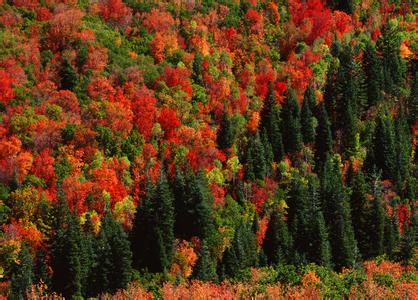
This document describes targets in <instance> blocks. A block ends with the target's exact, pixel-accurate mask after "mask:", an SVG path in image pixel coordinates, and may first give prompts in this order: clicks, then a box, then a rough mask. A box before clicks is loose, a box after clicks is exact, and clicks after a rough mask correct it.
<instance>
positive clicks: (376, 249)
mask: <svg viewBox="0 0 418 300" xmlns="http://www.w3.org/2000/svg"><path fill="white" fill-rule="evenodd" d="M379 179H380V178H379V175H378V174H374V175H372V182H371V186H372V195H373V202H372V207H371V211H370V219H369V224H368V234H369V239H370V248H369V251H368V256H369V257H373V256H379V255H382V254H383V252H384V229H385V210H384V208H383V206H382V187H381V183H380V181H379Z"/></svg>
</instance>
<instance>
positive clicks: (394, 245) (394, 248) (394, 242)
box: [383, 201, 400, 259]
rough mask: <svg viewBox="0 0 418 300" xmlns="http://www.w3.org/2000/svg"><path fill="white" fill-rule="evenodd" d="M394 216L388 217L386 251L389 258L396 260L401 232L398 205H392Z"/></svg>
mask: <svg viewBox="0 0 418 300" xmlns="http://www.w3.org/2000/svg"><path fill="white" fill-rule="evenodd" d="M393 202H394V201H393ZM391 208H392V216H389V215H386V217H385V228H384V236H385V238H384V245H383V246H384V251H385V253H386V254H387V255H388V256H389V258H391V259H394V258H395V257H396V255H397V253H398V250H399V241H400V231H399V220H398V210H397V203H396V202H395V203H392V204H391Z"/></svg>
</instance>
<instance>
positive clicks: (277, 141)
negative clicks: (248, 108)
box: [259, 82, 284, 162]
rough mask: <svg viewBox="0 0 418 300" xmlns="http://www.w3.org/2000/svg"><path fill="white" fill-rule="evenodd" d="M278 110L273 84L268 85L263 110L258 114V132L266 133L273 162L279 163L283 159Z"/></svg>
mask: <svg viewBox="0 0 418 300" xmlns="http://www.w3.org/2000/svg"><path fill="white" fill-rule="evenodd" d="M280 123H281V120H280V108H279V105H278V104H277V97H276V91H275V90H274V86H273V82H270V83H269V90H268V94H267V96H266V98H265V99H264V104H263V109H262V111H261V114H260V126H259V130H260V131H261V132H263V130H265V131H266V133H267V136H268V139H269V141H270V144H271V147H272V149H273V154H274V161H276V162H279V161H281V160H282V159H283V156H284V149H283V141H282V133H281V130H280Z"/></svg>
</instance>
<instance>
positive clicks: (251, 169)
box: [246, 132, 267, 180]
mask: <svg viewBox="0 0 418 300" xmlns="http://www.w3.org/2000/svg"><path fill="white" fill-rule="evenodd" d="M266 175H267V165H266V160H265V153H264V146H263V144H262V143H261V139H260V134H259V133H258V132H257V133H256V135H255V138H253V139H251V140H250V141H249V145H248V149H247V168H246V177H247V179H249V180H255V179H258V180H263V179H264V176H266Z"/></svg>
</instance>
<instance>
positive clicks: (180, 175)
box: [172, 166, 214, 239]
mask: <svg viewBox="0 0 418 300" xmlns="http://www.w3.org/2000/svg"><path fill="white" fill-rule="evenodd" d="M172 186H173V192H174V199H175V201H174V203H175V204H174V206H175V225H174V232H175V236H176V237H178V238H181V239H190V238H191V237H193V236H197V237H200V238H202V239H204V238H208V237H209V236H211V234H212V233H213V230H214V223H213V222H214V220H213V210H212V203H213V196H212V194H211V192H210V190H209V186H208V182H207V179H206V176H205V175H204V173H203V172H199V173H197V174H194V173H193V172H192V171H191V169H190V166H187V167H186V170H185V171H182V170H181V168H180V167H177V168H176V176H175V177H174V178H173V182H172Z"/></svg>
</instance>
